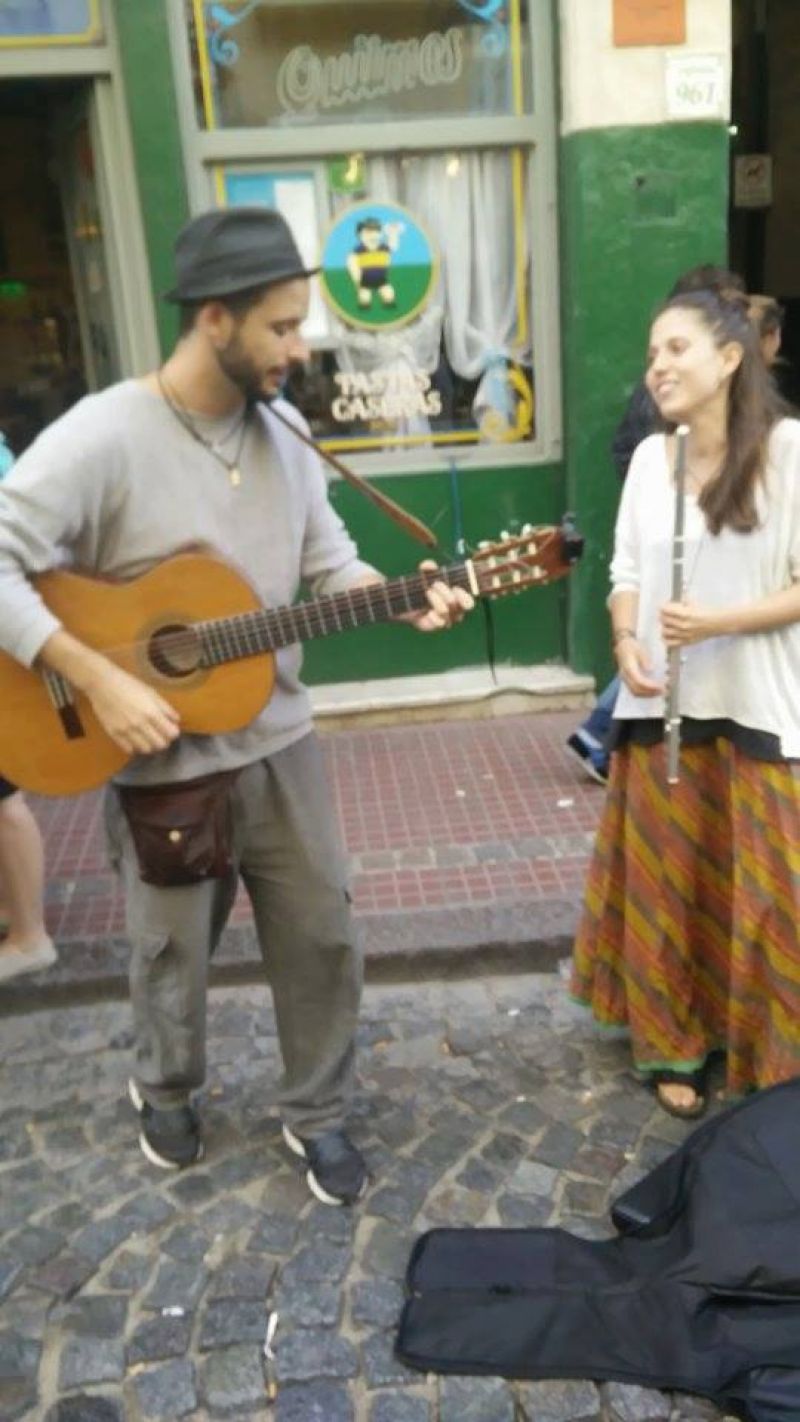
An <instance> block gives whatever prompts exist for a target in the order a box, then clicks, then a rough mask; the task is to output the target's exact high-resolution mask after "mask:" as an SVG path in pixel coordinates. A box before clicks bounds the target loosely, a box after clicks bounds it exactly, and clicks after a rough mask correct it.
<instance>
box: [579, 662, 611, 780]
mask: <svg viewBox="0 0 800 1422" xmlns="http://www.w3.org/2000/svg"><path fill="white" fill-rule="evenodd" d="M619 688H620V681H619V677H617V676H615V677H614V680H613V681H610V682H609V684H608V686H607V687H606V688H605V690H604V691H602V692H601V693H600V695H599V696H598V698H597V701H596V702H595V705H594V707H593V708H592V710H591V712H590V714H589V715H588V716H587V717H586V720H585V721H582V722H581V724H580V726H579V727H578V729H577V730H576V731H574V732H573V734H572V735H571V736H570V737H569V739H568V740H567V746H568V747H569V749H570V750H571V751H572V752H573V754H574V755H576V756H577V757H578V758H579V760H580V761H581V764H582V765H583V768H584V770H585V772H586V774H587V775H589V776H590V777H591V779H592V780H596V781H597V782H598V783H599V784H600V785H605V784H606V782H607V780H608V751H607V750H606V738H607V736H608V732H609V730H610V729H611V718H612V716H613V715H614V707H615V705H616V703H617V696H618V695H619Z"/></svg>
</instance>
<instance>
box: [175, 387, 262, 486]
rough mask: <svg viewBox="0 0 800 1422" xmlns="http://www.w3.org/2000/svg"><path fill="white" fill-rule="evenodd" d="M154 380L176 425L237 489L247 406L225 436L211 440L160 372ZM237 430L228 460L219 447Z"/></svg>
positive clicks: (239, 481) (239, 480)
mask: <svg viewBox="0 0 800 1422" xmlns="http://www.w3.org/2000/svg"><path fill="white" fill-rule="evenodd" d="M156 380H157V381H158V388H159V390H160V391H161V395H162V397H163V400H164V403H165V405H166V406H167V409H168V410H170V411H171V412H172V414H173V415H174V416H175V419H176V420H177V421H178V424H179V425H182V426H183V428H184V429H185V430H186V433H187V434H189V435H191V437H192V439H193V440H195V441H196V443H197V444H199V445H202V447H203V449H205V450H206V451H207V452H208V453H209V454H210V455H212V456H213V458H214V459H216V460H217V461H218V463H219V464H221V465H222V467H223V469H224V470H225V471H226V473H227V475H228V480H229V482H230V484H231V487H232V488H234V489H238V488H239V485H240V484H241V482H242V471H241V469H240V468H239V461H240V459H241V457H242V449H243V448H244V441H245V436H246V434H247V428H248V415H249V409H248V407H247V405H245V408H244V410H243V411H242V413H241V416H240V417H239V419H237V420H236V421H235V423H234V424H233V425H232V426H231V428H230V429H229V430H228V433H227V434H226V435H223V437H222V439H219V440H211V439H208V437H207V436H206V435H204V434H203V432H202V430H200V429H198V428H197V425H196V424H195V422H194V420H193V419H192V417H191V415H190V414H189V411H188V410H187V409H186V408H185V407H184V406H183V405H181V403H180V401H179V400H178V398H177V396H176V395H175V393H174V391H172V392H171V391H170V390H169V388H168V386H167V383H166V381H165V380H164V377H163V376H162V374H161V371H158V372H157V373H156ZM237 429H238V430H239V442H238V444H237V446H236V451H235V453H234V456H233V458H232V459H228V458H227V456H226V455H224V454H223V453H222V449H221V448H220V446H221V445H223V444H226V443H227V441H228V440H229V439H230V438H231V435H233V434H234V433H235V431H236V430H237Z"/></svg>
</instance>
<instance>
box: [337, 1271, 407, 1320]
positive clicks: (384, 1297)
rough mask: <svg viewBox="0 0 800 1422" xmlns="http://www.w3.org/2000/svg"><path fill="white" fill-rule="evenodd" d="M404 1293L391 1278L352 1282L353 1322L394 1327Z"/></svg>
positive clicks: (351, 1305)
mask: <svg viewBox="0 0 800 1422" xmlns="http://www.w3.org/2000/svg"><path fill="white" fill-rule="evenodd" d="M403 1299H404V1293H403V1289H402V1288H401V1286H400V1284H398V1283H395V1282H394V1280H392V1279H367V1280H365V1281H364V1282H363V1283H359V1284H354V1285H353V1288H352V1291H351V1304H350V1314H351V1317H352V1319H353V1322H354V1323H358V1324H369V1325H370V1326H371V1327H373V1328H376V1327H377V1328H394V1327H395V1326H396V1324H397V1323H398V1321H399V1318H400V1310H401V1309H402V1307H403Z"/></svg>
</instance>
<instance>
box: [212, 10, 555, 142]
mask: <svg viewBox="0 0 800 1422" xmlns="http://www.w3.org/2000/svg"><path fill="white" fill-rule="evenodd" d="M185 3H186V6H187V13H188V20H189V25H190V33H191V44H192V53H193V63H194V78H195V94H196V101H197V113H198V121H199V123H200V124H201V126H203V127H205V128H231V127H233V128H236V127H250V126H257V127H260V126H271V127H272V126H276V127H277V126H280V127H286V126H291V127H297V126H298V125H303V124H311V125H314V124H316V125H319V124H330V123H341V124H346V123H354V122H364V121H365V120H368V121H370V122H381V121H383V122H389V121H393V120H394V121H396V120H398V119H420V118H427V117H440V116H451V117H452V116H456V117H458V116H463V115H470V114H471V115H475V116H476V117H481V116H483V117H486V116H489V115H513V114H517V115H519V114H522V113H524V112H527V111H528V110H529V109H530V100H531V96H530V76H529V66H528V64H527V63H526V62H524V56H527V55H528V53H529V35H528V3H529V0H397V3H394V4H389V3H387V0H349V3H347V4H344V3H342V0H238V3H237V0H227V3H225V4H222V3H214V4H208V3H204V0H185Z"/></svg>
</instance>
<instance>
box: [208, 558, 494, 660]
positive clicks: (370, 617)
mask: <svg viewBox="0 0 800 1422" xmlns="http://www.w3.org/2000/svg"><path fill="white" fill-rule="evenodd" d="M436 581H441V582H445V583H447V584H448V585H449V586H450V587H460V588H465V589H467V591H469V589H470V586H471V583H470V576H469V571H468V566H467V564H466V563H454V564H452V565H451V566H450V567H447V568H436V569H435V570H433V569H432V570H431V571H430V572H419V573H413V574H411V575H410V576H408V577H403V578H392V579H390V580H389V581H387V582H385V583H374V584H372V585H371V586H370V587H364V588H350V589H349V590H348V591H347V592H340V593H332V594H330V595H329V596H328V597H320V598H315V599H313V600H312V601H309V602H297V603H294V604H292V606H291V607H275V608H259V609H258V611H256V612H242V613H239V614H238V615H237V616H236V617H218V618H214V620H213V621H209V622H199V623H195V625H194V629H193V630H194V633H195V635H198V636H199V637H200V641H201V645H202V649H203V656H202V663H203V665H204V666H220V665H222V663H224V662H231V661H239V660H241V659H242V658H243V657H255V656H259V655H260V654H262V653H264V652H276V651H278V649H279V648H281V647H289V646H291V645H292V643H294V642H308V641H311V640H312V639H314V638H316V637H327V636H329V635H330V634H332V633H334V632H346V631H347V630H348V629H349V628H352V627H362V626H364V624H365V623H370V622H389V621H391V619H392V618H393V617H397V616H398V615H400V614H402V613H404V612H416V611H418V610H419V609H420V608H423V607H424V606H425V604H426V602H427V597H426V592H427V589H428V587H429V586H430V584H431V583H433V582H436Z"/></svg>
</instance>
